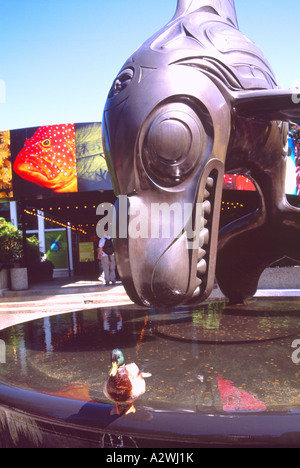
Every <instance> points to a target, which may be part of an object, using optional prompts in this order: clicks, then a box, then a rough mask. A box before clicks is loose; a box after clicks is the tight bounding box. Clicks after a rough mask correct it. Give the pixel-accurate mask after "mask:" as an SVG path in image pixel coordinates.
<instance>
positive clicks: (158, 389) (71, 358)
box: [0, 298, 300, 412]
mask: <svg viewBox="0 0 300 468" xmlns="http://www.w3.org/2000/svg"><path fill="white" fill-rule="evenodd" d="M299 318H300V301H299V299H295V298H290V299H289V298H285V299H280V298H272V300H270V301H268V300H267V299H264V298H260V299H259V298H257V299H255V300H253V301H252V302H250V303H249V304H248V305H247V306H245V307H237V306H235V307H231V306H229V305H227V304H226V303H225V302H223V301H213V302H207V303H204V304H202V305H201V306H197V307H192V308H188V307H181V308H180V307H179V308H176V309H173V310H172V311H168V312H166V311H160V310H155V309H142V308H139V307H137V306H124V307H112V308H107V309H94V310H87V311H79V312H74V313H69V314H62V315H58V316H53V317H45V318H43V319H40V320H35V321H32V322H27V323H24V324H22V325H17V326H14V327H11V328H8V329H6V330H2V331H1V332H0V340H3V342H4V343H5V362H2V363H0V380H1V381H2V382H5V383H10V384H13V385H16V386H18V387H21V388H24V389H29V390H33V391H36V392H40V393H47V394H51V395H57V396H63V397H65V398H73V399H78V400H84V401H94V402H102V403H103V402H105V403H106V402H107V403H110V404H111V402H109V401H108V400H106V398H105V396H104V394H103V390H102V389H103V384H104V382H105V379H106V377H107V374H108V372H109V370H110V354H111V350H112V349H113V348H115V347H119V348H121V349H122V350H123V353H124V356H125V360H126V363H129V362H135V363H136V364H137V365H138V366H139V367H140V368H141V369H142V370H143V371H145V372H150V373H151V374H152V377H150V378H148V379H147V382H146V383H147V390H146V393H145V394H144V395H143V396H142V397H140V398H139V399H138V401H137V402H136V408H137V409H138V407H139V406H147V407H152V408H156V409H158V408H169V407H172V408H174V407H175V408H180V409H187V410H192V411H218V412H257V411H258V412H263V411H276V412H278V411H289V412H290V411H299V410H300V385H299V373H300V367H299V366H300V364H299V362H300V321H299ZM297 340H299V342H298V341H297ZM3 342H2V343H3ZM298 350H299V351H298ZM2 361H4V359H2ZM298 361H299V362H298Z"/></svg>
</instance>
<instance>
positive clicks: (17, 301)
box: [0, 277, 132, 330]
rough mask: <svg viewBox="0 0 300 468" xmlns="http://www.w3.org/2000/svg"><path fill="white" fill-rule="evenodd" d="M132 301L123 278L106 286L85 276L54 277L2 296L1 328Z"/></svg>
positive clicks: (0, 307) (0, 302)
mask: <svg viewBox="0 0 300 468" xmlns="http://www.w3.org/2000/svg"><path fill="white" fill-rule="evenodd" d="M124 304H132V302H131V300H130V299H129V297H128V296H127V294H126V292H125V289H124V287H123V286H122V283H121V282H116V284H114V285H113V284H110V285H109V286H106V285H105V284H102V283H100V281H98V280H87V279H84V278H81V277H71V278H54V279H53V280H51V281H49V282H41V283H37V284H33V285H31V286H30V287H29V289H26V290H22V291H12V290H7V291H4V292H3V296H1V297H0V330H2V329H4V328H7V327H9V326H12V325H15V324H17V323H22V322H26V321H29V320H34V319H37V318H41V317H46V316H50V315H57V314H62V313H67V312H75V311H78V310H83V309H94V308H97V307H112V306H118V305H124Z"/></svg>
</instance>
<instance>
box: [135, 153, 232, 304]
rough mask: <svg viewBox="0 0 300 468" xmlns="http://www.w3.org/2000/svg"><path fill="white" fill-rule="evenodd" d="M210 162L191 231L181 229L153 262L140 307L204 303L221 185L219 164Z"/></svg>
mask: <svg viewBox="0 0 300 468" xmlns="http://www.w3.org/2000/svg"><path fill="white" fill-rule="evenodd" d="M214 163H217V164H216V166H217V168H215V169H213V170H211V171H210V172H208V171H206V173H208V175H207V174H203V176H202V177H201V183H200V186H199V189H198V194H197V197H196V199H195V203H194V209H193V213H192V219H191V224H190V226H192V230H191V231H190V228H188V229H186V228H185V229H184V232H183V233H182V235H181V236H180V237H179V238H178V239H177V240H176V241H175V242H174V243H172V244H171V245H170V246H169V247H168V249H166V251H165V252H164V253H163V254H162V255H161V257H160V259H159V260H158V261H157V263H156V265H155V268H154V270H153V275H152V281H151V292H150V291H149V289H148V290H147V294H146V290H144V291H143V298H142V301H143V302H144V305H149V304H152V305H156V306H158V305H159V306H164V307H174V306H178V305H182V304H197V303H200V302H202V301H203V300H205V299H206V298H207V297H208V296H209V295H210V293H211V291H212V289H213V287H214V282H215V268H216V256H217V242H218V228H219V217H220V209H221V202H222V189H221V190H220V186H221V188H222V183H223V167H222V170H220V169H221V168H220V164H219V161H216V160H214ZM209 166H211V165H209ZM189 232H192V235H189ZM178 256H179V261H178ZM172 266H173V268H172ZM166 277H167V278H168V280H167V281H165V278H166Z"/></svg>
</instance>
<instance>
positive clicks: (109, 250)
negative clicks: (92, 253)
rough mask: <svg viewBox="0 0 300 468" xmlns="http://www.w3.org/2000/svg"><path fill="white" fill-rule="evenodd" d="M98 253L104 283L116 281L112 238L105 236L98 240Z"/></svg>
mask: <svg viewBox="0 0 300 468" xmlns="http://www.w3.org/2000/svg"><path fill="white" fill-rule="evenodd" d="M99 255H100V259H101V262H102V267H103V270H104V278H105V284H106V285H109V283H110V282H112V284H115V282H116V271H115V270H116V262H115V254H114V246H113V240H112V238H111V237H110V236H106V237H104V238H102V239H100V241H99Z"/></svg>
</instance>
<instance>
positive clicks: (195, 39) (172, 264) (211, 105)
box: [103, 0, 300, 307]
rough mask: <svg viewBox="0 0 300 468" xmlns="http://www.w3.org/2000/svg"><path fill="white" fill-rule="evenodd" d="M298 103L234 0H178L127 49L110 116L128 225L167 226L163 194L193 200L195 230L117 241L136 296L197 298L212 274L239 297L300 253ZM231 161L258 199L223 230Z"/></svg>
mask: <svg viewBox="0 0 300 468" xmlns="http://www.w3.org/2000/svg"><path fill="white" fill-rule="evenodd" d="M295 101H296V100H295V99H293V92H292V91H282V90H280V89H279V87H278V83H277V81H276V78H275V76H274V74H273V72H272V70H271V68H270V65H269V64H268V62H267V60H266V58H265V57H264V55H263V54H262V52H261V51H260V50H259V48H258V47H257V46H256V45H255V44H254V43H253V42H252V41H251V40H249V39H248V38H247V37H246V36H245V35H243V34H242V33H241V32H240V31H239V29H238V23H237V18H236V10H235V5H234V1H233V0H210V1H209V0H178V4H177V10H176V13H175V16H174V17H173V19H172V20H171V21H170V22H169V23H168V24H167V25H166V26H165V27H164V28H163V29H162V30H160V31H159V32H158V33H157V34H155V35H154V36H153V37H151V38H150V39H149V40H148V41H146V42H145V43H144V44H143V45H142V46H141V47H140V48H139V49H138V50H137V51H136V52H134V54H133V55H132V56H131V57H130V58H129V59H128V61H127V62H126V63H125V65H124V66H123V67H122V69H121V71H120V73H119V74H118V76H117V78H116V79H115V81H114V83H113V85H112V88H111V90H110V92H109V95H108V99H107V102H106V106H105V110H104V115H103V140H104V148H105V154H106V158H107V161H108V165H109V170H110V175H111V179H112V181H113V185H114V190H115V193H116V194H117V195H120V194H122V195H127V196H128V208H129V210H128V221H129V223H130V221H134V217H136V216H137V213H142V214H143V213H146V215H147V213H151V216H152V219H151V223H152V224H153V223H154V225H157V226H160V227H162V226H163V223H164V217H162V216H159V213H158V214H157V213H156V216H157V218H155V215H154V214H153V213H152V212H151V206H153V204H155V203H156V204H157V203H159V204H161V203H166V204H167V205H165V206H171V205H172V204H174V203H175V204H176V206H178V204H180V206H182V207H183V206H188V205H185V204H191V203H192V204H193V206H194V207H195V209H193V212H192V215H191V218H190V219H189V222H190V223H191V224H190V226H192V230H191V231H188V230H187V229H185V228H186V226H185V223H186V219H183V220H182V224H181V225H180V226H179V227H178V224H177V225H176V226H177V231H178V232H180V234H178V235H174V233H173V235H171V234H170V235H169V236H159V238H153V236H151V235H149V236H147V235H146V236H140V237H139V236H130V235H129V236H122V237H123V238H120V237H119V238H117V239H116V253H117V262H118V267H119V272H120V275H121V277H122V280H123V283H124V286H125V288H126V290H127V293H128V295H129V296H130V297H131V298H132V300H133V301H135V302H136V303H142V304H144V305H146V306H154V307H155V306H157V307H172V306H177V305H180V304H196V303H200V302H201V301H203V300H205V299H206V298H207V297H208V296H209V295H210V293H211V291H212V288H213V285H214V279H215V273H216V275H217V280H218V284H219V286H220V288H221V290H222V291H223V293H224V294H225V295H226V296H227V297H228V298H229V299H230V300H231V301H232V302H235V303H240V302H243V301H244V300H245V299H247V298H248V297H251V296H252V295H253V294H254V293H255V292H256V289H257V284H258V280H259V277H260V275H261V273H262V271H263V270H264V269H265V268H266V267H267V266H268V265H270V264H271V263H272V262H274V261H276V260H278V259H280V258H282V257H284V256H288V257H292V258H295V259H296V260H300V249H299V235H300V232H299V229H300V210H299V209H297V208H295V207H293V206H291V205H290V204H289V203H288V202H287V200H286V196H285V190H284V187H285V184H284V180H285V158H286V155H287V152H286V149H287V134H288V128H289V127H288V122H289V121H290V120H292V121H294V122H300V107H299V105H296V104H295ZM225 170H226V171H227V172H230V171H236V172H240V173H241V174H246V175H247V176H248V177H250V178H251V179H252V180H253V181H254V183H255V185H256V187H257V190H258V193H259V195H260V200H261V201H260V208H259V209H258V210H257V211H256V212H255V213H252V214H250V215H248V216H246V217H243V218H241V219H239V220H238V221H236V222H234V223H232V224H230V225H228V226H226V227H225V228H224V229H223V230H221V231H220V233H219V216H220V207H221V197H222V186H223V175H224V171H225ZM196 206H201V207H202V211H201V210H200V211H199V210H196ZM153 217H154V219H153ZM117 218H118V217H117ZM177 222H178V220H177ZM128 225H130V224H128ZM189 232H191V234H190V236H192V235H193V233H198V237H197V242H198V243H199V245H197V246H196V248H188V242H189V240H190V239H189ZM125 237H127V238H125Z"/></svg>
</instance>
